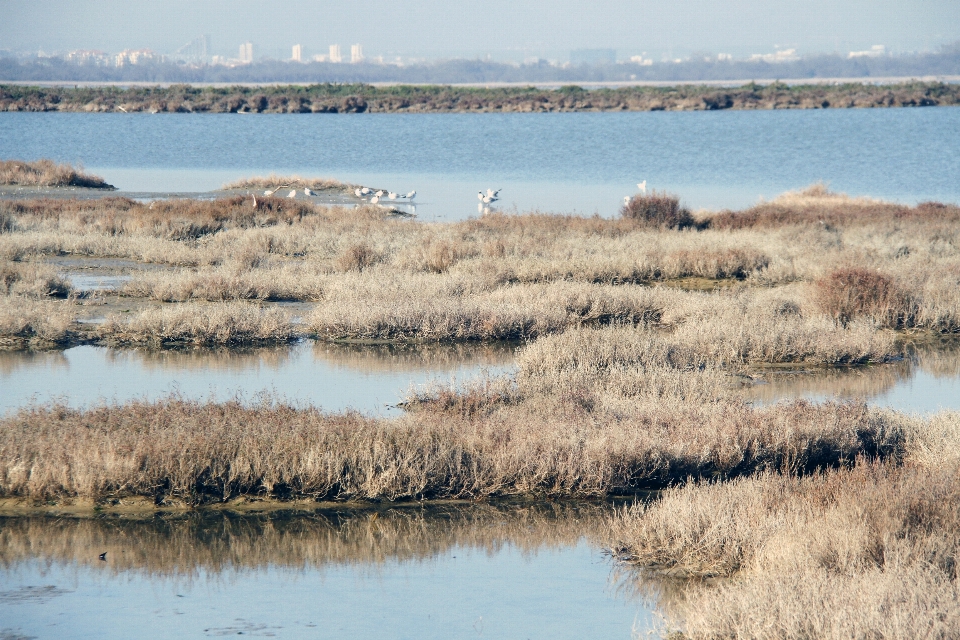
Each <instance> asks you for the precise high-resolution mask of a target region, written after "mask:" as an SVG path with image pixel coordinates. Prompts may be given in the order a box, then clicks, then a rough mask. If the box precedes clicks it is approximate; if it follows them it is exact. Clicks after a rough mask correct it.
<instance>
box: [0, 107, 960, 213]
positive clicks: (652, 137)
mask: <svg viewBox="0 0 960 640" xmlns="http://www.w3.org/2000/svg"><path fill="white" fill-rule="evenodd" d="M0 157H3V158H21V159H37V158H42V157H49V158H54V159H56V160H59V161H64V162H80V163H83V164H84V165H85V166H86V167H87V168H88V169H90V170H93V171H95V172H97V173H99V174H101V175H103V176H104V177H105V178H106V179H107V181H108V182H111V183H113V184H115V185H117V186H118V187H119V188H120V189H121V190H124V191H127V192H137V193H142V192H178V193H182V192H202V191H209V190H212V189H216V188H218V187H220V186H221V185H222V184H223V183H225V182H227V181H229V180H233V179H236V178H239V177H242V176H249V175H257V174H260V175H265V174H269V173H270V172H277V173H280V174H284V173H299V174H301V175H310V176H317V175H319V176H328V177H334V178H338V179H341V180H344V181H349V182H357V183H362V184H367V185H370V186H374V187H378V188H387V189H393V190H395V191H398V192H404V193H405V192H407V191H409V190H414V189H415V190H417V192H418V196H417V200H418V203H419V204H418V205H417V214H418V215H419V216H420V217H421V218H422V219H427V220H432V219H457V218H464V217H468V216H471V215H477V204H478V203H477V199H476V192H477V191H478V190H480V189H486V188H487V187H492V188H503V193H502V194H501V196H502V199H501V202H500V203H498V204H499V206H500V207H501V209H503V210H507V211H512V210H517V211H527V210H532V209H539V210H542V211H557V212H577V213H584V214H593V213H599V214H601V215H613V214H614V213H615V212H616V211H617V209H618V207H619V206H620V204H621V203H622V200H623V197H624V196H626V195H630V194H632V193H633V192H635V191H636V183H637V182H639V181H640V180H644V179H646V180H647V181H648V186H649V187H651V188H656V189H667V190H670V191H673V192H676V193H678V194H680V195H681V196H682V197H683V199H684V200H685V202H686V203H687V204H688V205H690V206H692V207H694V208H699V207H707V208H722V207H742V206H747V205H750V204H752V203H754V202H756V201H757V200H758V199H759V198H761V197H763V198H767V199H769V198H771V197H774V196H775V195H777V194H778V193H781V192H783V191H786V190H789V189H798V188H802V187H804V186H806V185H808V184H811V183H813V182H816V181H818V180H824V181H827V182H828V183H829V184H830V186H831V188H833V189H835V190H838V191H842V192H846V193H849V194H851V195H868V196H874V197H880V198H886V199H890V200H894V201H899V202H904V203H914V202H917V201H922V200H941V201H947V202H958V201H960V180H958V179H957V178H958V176H960V108H956V107H937V108H917V109H850V110H839V109H838V110H824V111H815V110H807V111H760V112H747V111H728V112H709V113H702V112H697V113H692V112H689V113H684V112H654V113H561V114H354V115H343V114H340V115H319V114H313V115H310V114H303V115H300V114H297V115H255V116H250V115H236V114H219V115H214V114H73V113H67V114H58V113H8V114H2V116H0Z"/></svg>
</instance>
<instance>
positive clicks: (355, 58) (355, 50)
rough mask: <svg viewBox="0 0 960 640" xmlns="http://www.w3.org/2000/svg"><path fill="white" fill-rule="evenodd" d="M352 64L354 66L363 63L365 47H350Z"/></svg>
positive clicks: (353, 45) (357, 45)
mask: <svg viewBox="0 0 960 640" xmlns="http://www.w3.org/2000/svg"><path fill="white" fill-rule="evenodd" d="M350 62H352V63H353V64H356V63H358V62H363V47H362V46H360V45H359V44H352V45H350Z"/></svg>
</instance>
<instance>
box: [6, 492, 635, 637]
mask: <svg viewBox="0 0 960 640" xmlns="http://www.w3.org/2000/svg"><path fill="white" fill-rule="evenodd" d="M608 509H609V506H603V505H590V504H580V505H556V504H555V505H544V504H514V505H501V506H496V507H495V506H487V505H473V506H467V507H461V506H451V505H448V506H439V507H430V508H418V507H407V508H400V509H386V510H382V511H379V512H376V511H366V512H363V511H361V512H349V511H333V510H329V511H315V512H311V513H310V514H309V515H307V514H299V515H297V514H292V513H289V512H274V513H262V514H247V515H238V514H228V513H217V512H207V513H190V514H184V515H166V516H156V517H150V518H132V517H127V518H123V517H109V516H102V517H97V518H59V519H54V518H49V517H47V518H0V532H2V534H0V535H2V540H3V544H2V545H0V620H2V622H0V627H2V628H0V637H3V638H15V637H16V638H21V637H40V638H48V637H50V638H52V637H70V638H76V637H91V638H128V637H141V638H168V637H222V636H235V635H245V636H258V637H309V638H373V637H377V638H438V639H439V638H625V639H626V638H630V637H631V629H632V628H633V626H634V625H637V626H640V627H642V626H647V625H648V623H649V622H650V616H651V614H650V612H649V610H647V609H646V608H645V607H644V606H643V604H642V603H641V601H639V600H638V599H637V598H636V595H635V594H636V591H637V590H636V587H634V586H633V585H632V584H631V583H630V582H629V580H628V579H624V578H623V576H618V574H617V572H616V571H612V567H613V564H612V562H611V561H610V560H609V559H607V558H606V557H604V556H603V555H602V554H601V553H600V552H599V551H598V547H597V546H596V544H594V543H591V542H588V539H589V537H590V536H591V535H595V533H596V531H597V529H598V527H599V526H600V522H601V518H602V516H603V514H604V513H605V512H606V511H607V510H608ZM104 552H106V556H105V558H104V559H103V560H101V559H99V556H100V554H101V553H104Z"/></svg>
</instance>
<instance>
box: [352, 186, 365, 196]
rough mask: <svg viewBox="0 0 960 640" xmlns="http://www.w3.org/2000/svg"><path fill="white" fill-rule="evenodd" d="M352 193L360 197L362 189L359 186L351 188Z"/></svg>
mask: <svg viewBox="0 0 960 640" xmlns="http://www.w3.org/2000/svg"><path fill="white" fill-rule="evenodd" d="M353 194H354V195H355V196H357V197H358V198H362V197H363V191H360V188H359V187H357V188H356V189H354V190H353Z"/></svg>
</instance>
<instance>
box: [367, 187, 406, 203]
mask: <svg viewBox="0 0 960 640" xmlns="http://www.w3.org/2000/svg"><path fill="white" fill-rule="evenodd" d="M353 194H354V195H355V196H357V197H358V198H360V199H361V200H363V199H364V198H366V197H368V196H369V197H370V200H369V202H370V204H377V203H378V202H380V199H381V198H383V196H387V200H413V199H414V198H416V197H417V192H416V191H411V192H410V193H407V194H402V193H394V192H393V191H384V190H383V189H380V190H379V191H376V192H374V190H373V189H371V188H370V187H357V188H356V189H354V190H353ZM370 194H373V195H370Z"/></svg>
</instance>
